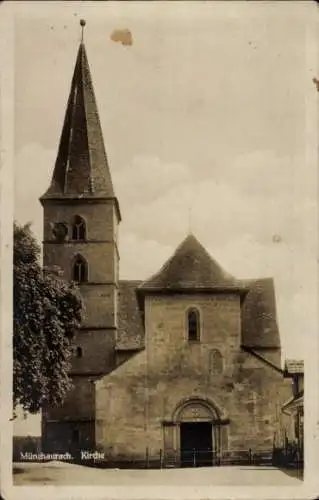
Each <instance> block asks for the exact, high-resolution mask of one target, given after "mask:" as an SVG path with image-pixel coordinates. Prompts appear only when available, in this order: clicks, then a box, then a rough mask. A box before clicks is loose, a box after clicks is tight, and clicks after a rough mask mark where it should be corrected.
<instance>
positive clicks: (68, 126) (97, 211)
mask: <svg viewBox="0 0 319 500" xmlns="http://www.w3.org/2000/svg"><path fill="white" fill-rule="evenodd" d="M84 25H85V21H81V26H82V40H81V43H80V45H79V49H78V54H77V59H76V64H75V68H74V73H73V78H72V83H71V89H70V94H69V99H68V103H67V109H66V113H65V118H64V124H63V129H62V134H61V138H60V144H59V148H58V153H57V158H56V163H55V167H54V171H53V176H52V180H51V184H50V186H49V188H48V190H47V191H46V192H45V194H44V195H43V196H42V197H41V198H40V201H41V204H42V206H43V213H44V227H43V236H44V237H43V264H44V266H48V267H51V266H58V267H60V268H61V269H62V271H63V275H64V278H65V279H66V280H68V281H69V280H74V281H76V282H77V283H78V284H79V287H80V291H81V295H82V297H83V300H84V304H85V319H84V321H83V325H82V327H81V329H80V331H79V332H77V334H76V338H75V347H74V359H73V363H72V371H71V376H72V379H73V385H74V389H73V390H72V391H71V393H70V395H69V397H68V398H67V400H66V401H65V404H64V405H63V407H62V408H59V409H52V410H50V411H48V412H46V414H45V415H44V417H43V434H44V446H45V448H48V446H46V445H45V443H47V445H48V443H49V447H50V449H51V450H52V449H53V450H55V451H65V449H66V448H68V450H71V451H72V450H76V449H80V448H82V449H89V448H91V447H92V446H94V416H95V408H94V392H93V381H94V380H95V379H96V378H98V377H100V376H101V375H103V374H106V373H108V372H109V371H111V370H112V369H113V368H114V365H115V343H116V333H117V304H118V280H119V253H118V225H119V222H120V220H121V214H120V208H119V203H118V200H117V198H116V196H115V194H114V188H113V184H112V179H111V174H110V169H109V164H108V159H107V155H106V152H105V147H104V141H103V135H102V129H101V124H100V119H99V114H98V109H97V103H96V99H95V94H94V89H93V84H92V78H91V73H90V68H89V64H88V59H87V54H86V49H85V46H84V43H83V27H84ZM52 84H54V83H52Z"/></svg>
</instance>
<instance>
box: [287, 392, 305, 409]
mask: <svg viewBox="0 0 319 500" xmlns="http://www.w3.org/2000/svg"><path fill="white" fill-rule="evenodd" d="M303 405H304V391H300V393H299V394H296V396H292V397H291V398H290V399H288V401H286V403H285V404H284V405H283V406H282V411H283V412H284V413H285V412H287V413H290V412H293V411H294V410H296V409H297V408H302V407H303Z"/></svg>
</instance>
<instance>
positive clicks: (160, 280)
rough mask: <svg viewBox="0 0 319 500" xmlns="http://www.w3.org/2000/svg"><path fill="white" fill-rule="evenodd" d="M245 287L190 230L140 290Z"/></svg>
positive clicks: (229, 288)
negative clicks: (215, 258) (211, 254)
mask: <svg viewBox="0 0 319 500" xmlns="http://www.w3.org/2000/svg"><path fill="white" fill-rule="evenodd" d="M194 289H206V290H211V289H220V290H234V289H236V290H238V289H244V286H243V283H242V282H240V281H238V280H236V279H235V278H234V277H233V276H231V275H230V274H228V273H227V272H226V271H225V270H224V269H223V268H222V267H221V266H220V265H219V264H218V263H217V262H216V261H215V260H214V259H213V258H212V257H211V256H210V255H209V253H208V252H207V251H206V249H205V248H204V247H203V246H202V245H201V243H199V241H198V240H197V239H196V238H195V236H194V235H193V234H189V235H188V236H187V237H186V238H185V239H184V241H183V242H182V243H181V244H180V245H179V246H178V247H177V249H176V251H175V253H174V254H173V256H172V257H171V258H170V259H169V260H168V261H167V262H166V263H165V264H164V266H163V267H162V268H161V269H160V271H159V272H158V273H156V274H154V275H153V276H152V277H151V278H149V279H148V280H146V281H144V282H143V283H142V285H141V286H140V290H144V291H159V290H165V291H168V290H172V291H179V290H181V291H183V290H194Z"/></svg>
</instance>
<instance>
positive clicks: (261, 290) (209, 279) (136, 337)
mask: <svg viewBox="0 0 319 500" xmlns="http://www.w3.org/2000/svg"><path fill="white" fill-rule="evenodd" d="M184 244H186V251H185V253H184V250H185V247H184V250H183V244H182V246H180V247H179V250H181V251H179V250H177V252H176V253H175V254H174V256H176V255H177V263H173V264H172V265H171V261H169V263H168V264H167V267H165V266H164V268H162V270H161V271H160V273H158V274H157V275H155V276H154V277H152V278H151V279H150V280H147V281H144V282H141V281H120V296H119V300H120V306H119V307H120V309H119V333H118V343H117V348H118V349H120V348H121V349H134V348H142V347H143V346H144V327H143V320H142V315H141V311H140V307H139V302H138V296H137V294H140V292H141V291H144V293H148V291H149V290H151V291H152V292H156V290H159V291H160V293H165V290H168V291H172V290H173V291H174V289H175V288H174V286H175V287H179V288H177V290H180V289H182V290H184V289H185V288H186V289H187V287H188V286H190V287H191V288H192V289H194V288H195V287H197V291H202V290H203V289H206V288H210V289H211V290H212V291H214V290H215V289H217V290H218V289H219V288H221V289H223V290H227V289H229V290H230V291H232V290H234V289H238V290H245V291H246V293H245V295H244V296H243V298H242V332H241V333H242V339H241V343H242V345H243V346H245V347H250V348H255V349H258V348H270V347H271V348H280V337H279V331H278V325H277V316H276V301H275V290H274V282H273V279H271V278H265V279H258V280H250V281H239V280H235V278H232V277H230V276H229V275H227V274H226V273H224V271H223V270H222V268H220V266H219V265H218V264H217V263H216V262H215V261H213V260H212V259H211V257H210V256H209V254H207V252H206V250H204V249H203V247H202V246H201V245H200V244H199V243H198V242H197V241H196V240H195V241H194V239H193V238H190V237H188V238H187V241H184ZM189 247H191V248H192V249H195V250H196V248H197V249H198V250H199V257H198V259H197V260H196V258H195V256H194V253H188V250H187V249H188V248H189ZM174 256H173V258H174ZM210 260H212V262H213V264H211V262H210ZM201 265H203V266H204V270H205V271H206V272H203V271H202V270H201ZM188 266H189V267H190V270H188ZM183 269H184V273H182V270H183ZM178 273H180V274H178ZM173 276H174V278H175V280H173ZM165 284H167V288H166V289H165V288H164V286H165ZM217 284H218V286H217ZM173 285H174V286H173ZM197 285H198V286H197ZM157 287H158V288H157Z"/></svg>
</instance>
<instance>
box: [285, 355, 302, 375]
mask: <svg viewBox="0 0 319 500" xmlns="http://www.w3.org/2000/svg"><path fill="white" fill-rule="evenodd" d="M285 372H286V373H287V374H290V375H293V374H295V373H300V374H303V373H304V362H303V360H301V359H286V361H285Z"/></svg>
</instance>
